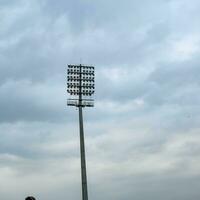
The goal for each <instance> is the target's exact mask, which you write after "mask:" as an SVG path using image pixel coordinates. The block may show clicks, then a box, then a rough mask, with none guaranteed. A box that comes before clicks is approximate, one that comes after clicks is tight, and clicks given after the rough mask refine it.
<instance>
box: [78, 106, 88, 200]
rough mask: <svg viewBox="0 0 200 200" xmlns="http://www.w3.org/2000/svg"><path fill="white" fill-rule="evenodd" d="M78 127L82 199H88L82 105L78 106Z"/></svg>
mask: <svg viewBox="0 0 200 200" xmlns="http://www.w3.org/2000/svg"><path fill="white" fill-rule="evenodd" d="M79 128H80V153H81V177H82V200H88V191H87V174H86V161H85V144H84V131H83V113H82V107H79Z"/></svg>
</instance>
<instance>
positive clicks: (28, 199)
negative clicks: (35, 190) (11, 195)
mask: <svg viewBox="0 0 200 200" xmlns="http://www.w3.org/2000/svg"><path fill="white" fill-rule="evenodd" d="M25 200H36V199H35V198H34V197H26V199H25Z"/></svg>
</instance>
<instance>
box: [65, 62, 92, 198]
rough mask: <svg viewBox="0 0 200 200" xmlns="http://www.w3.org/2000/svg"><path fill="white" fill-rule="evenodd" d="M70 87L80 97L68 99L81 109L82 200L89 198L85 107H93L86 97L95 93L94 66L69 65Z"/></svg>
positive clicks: (70, 104) (70, 103) (70, 90)
mask: <svg viewBox="0 0 200 200" xmlns="http://www.w3.org/2000/svg"><path fill="white" fill-rule="evenodd" d="M67 80H68V83H67V85H68V89H67V92H68V93H69V94H70V95H73V96H78V98H77V97H76V98H74V99H68V101H67V105H68V106H75V107H78V111H79V129H80V156H81V182H82V200H88V190H87V173H86V158H85V143H84V128H83V111H82V109H83V107H93V106H94V103H93V101H94V100H93V99H88V98H85V97H86V96H92V95H93V94H94V88H95V86H94V67H93V66H83V65H68V77H67Z"/></svg>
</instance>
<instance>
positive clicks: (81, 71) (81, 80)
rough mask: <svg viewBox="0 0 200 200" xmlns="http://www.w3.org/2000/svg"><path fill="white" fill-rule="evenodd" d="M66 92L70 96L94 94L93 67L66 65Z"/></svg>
mask: <svg viewBox="0 0 200 200" xmlns="http://www.w3.org/2000/svg"><path fill="white" fill-rule="evenodd" d="M67 81H68V82H67V92H68V93H70V95H83V96H92V94H94V89H95V85H94V82H95V80H94V67H93V66H83V65H68V70H67Z"/></svg>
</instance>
